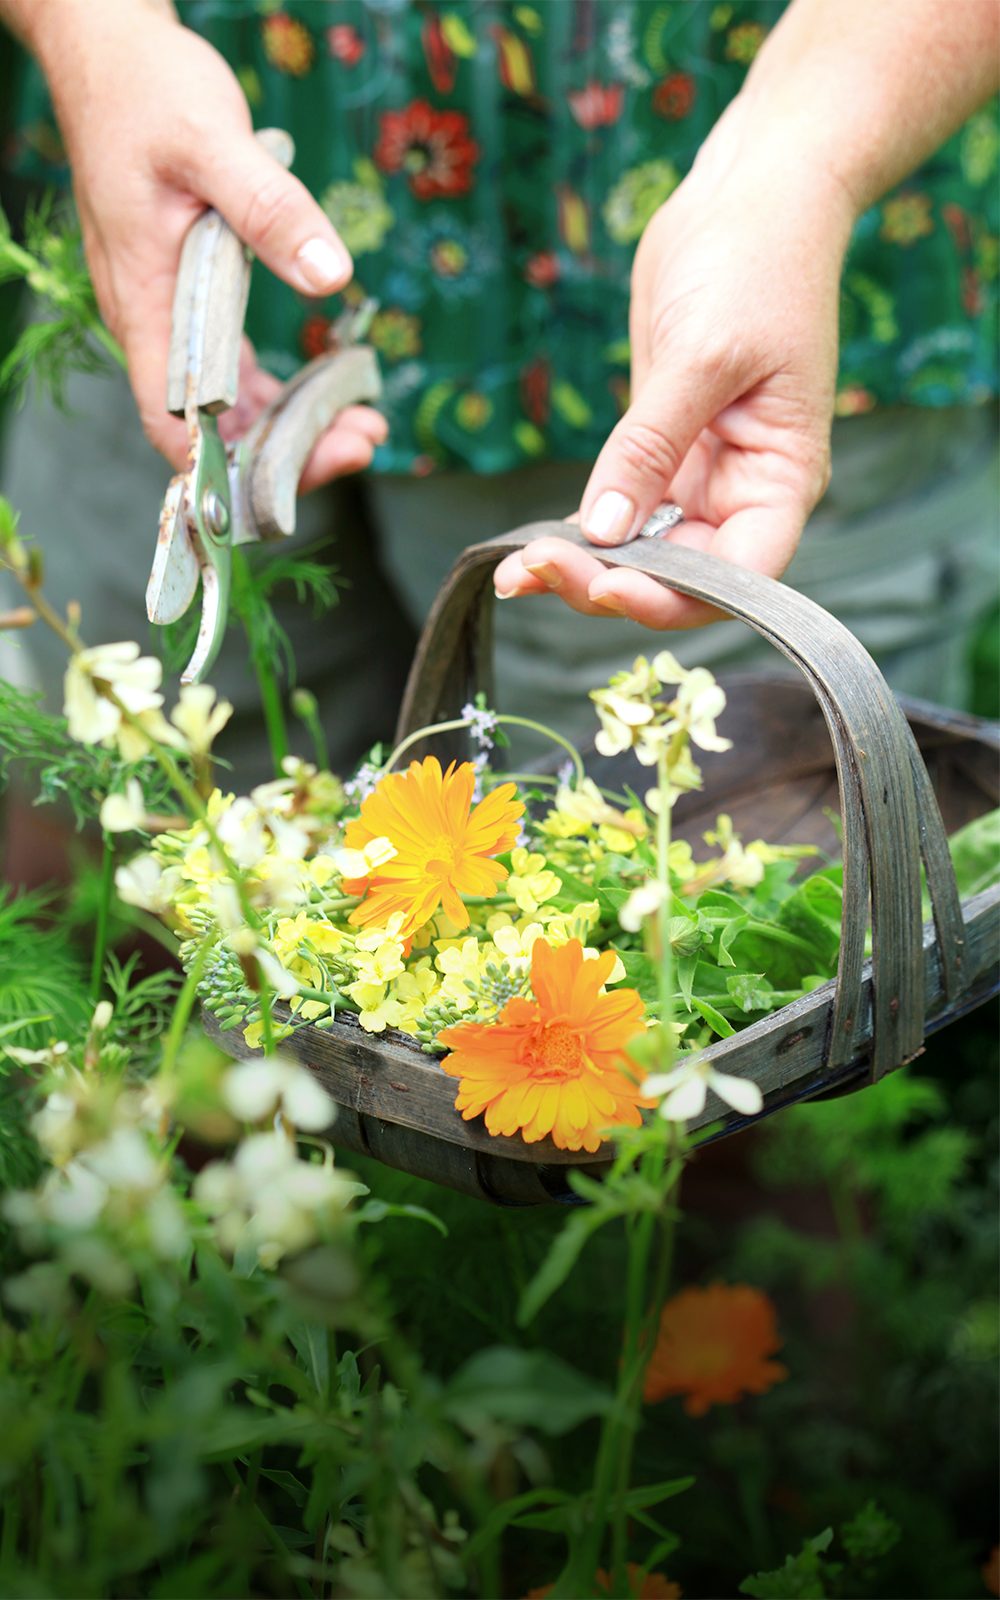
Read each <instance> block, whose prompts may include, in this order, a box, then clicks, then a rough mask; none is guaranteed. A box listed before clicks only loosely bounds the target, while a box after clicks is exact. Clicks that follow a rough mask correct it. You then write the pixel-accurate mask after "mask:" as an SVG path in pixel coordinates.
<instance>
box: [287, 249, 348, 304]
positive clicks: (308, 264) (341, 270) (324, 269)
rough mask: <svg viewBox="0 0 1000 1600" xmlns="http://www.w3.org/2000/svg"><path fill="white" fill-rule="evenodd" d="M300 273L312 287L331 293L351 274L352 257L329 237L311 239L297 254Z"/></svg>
mask: <svg viewBox="0 0 1000 1600" xmlns="http://www.w3.org/2000/svg"><path fill="white" fill-rule="evenodd" d="M295 259H296V262H297V263H298V267H299V273H300V275H301V277H302V278H304V280H305V282H306V284H307V286H308V287H309V288H310V289H319V290H321V291H323V292H325V293H329V292H330V290H331V289H339V288H340V286H341V284H342V283H344V282H345V281H346V280H347V279H348V278H349V277H350V275H351V258H350V256H349V255H348V254H347V251H346V250H340V249H338V248H337V246H336V245H335V244H331V243H330V241H329V239H309V240H307V242H306V243H305V244H304V245H303V246H302V249H301V250H300V251H299V253H298V255H297V256H296V258H295Z"/></svg>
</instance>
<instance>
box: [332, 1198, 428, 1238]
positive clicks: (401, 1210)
mask: <svg viewBox="0 0 1000 1600" xmlns="http://www.w3.org/2000/svg"><path fill="white" fill-rule="evenodd" d="M354 1216H355V1218H356V1220H357V1221H358V1222H384V1221H385V1219H386V1217H408V1218H409V1220H410V1221H411V1222H426V1223H427V1224H428V1225H429V1226H430V1227H432V1228H436V1229H437V1231H438V1233H439V1234H440V1235H441V1237H442V1238H443V1239H447V1237H448V1229H447V1226H446V1225H445V1223H444V1222H442V1220H441V1218H440V1217H438V1216H436V1215H435V1214H434V1212H433V1211H428V1210H427V1208H426V1206H414V1205H410V1204H408V1203H407V1204H404V1203H403V1202H401V1201H390V1200H377V1199H374V1198H373V1199H370V1200H366V1201H365V1203H364V1205H363V1206H360V1207H359V1208H358V1209H357V1210H356V1211H355V1212H354Z"/></svg>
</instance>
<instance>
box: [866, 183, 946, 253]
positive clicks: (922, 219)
mask: <svg viewBox="0 0 1000 1600" xmlns="http://www.w3.org/2000/svg"><path fill="white" fill-rule="evenodd" d="M933 232H934V219H933V217H932V216H931V197H930V195H929V194H900V195H896V197H895V198H894V199H892V200H886V202H885V204H884V205H883V207H882V226H881V228H880V229H879V235H880V237H881V238H883V239H887V240H888V241H889V243H890V244H900V245H910V244H916V242H917V240H918V239H926V237H927V235H928V234H929V233H933Z"/></svg>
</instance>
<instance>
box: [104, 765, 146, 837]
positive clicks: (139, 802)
mask: <svg viewBox="0 0 1000 1600" xmlns="http://www.w3.org/2000/svg"><path fill="white" fill-rule="evenodd" d="M145 815H146V806H145V801H144V800H143V794H142V784H141V783H140V782H139V780H138V778H129V780H128V783H127V784H126V785H125V792H124V794H109V795H108V796H107V798H106V799H105V800H104V802H103V804H102V805H101V827H102V828H103V829H104V830H105V832H106V833H133V832H134V831H135V829H136V828H141V827H142V824H143V821H144V819H145Z"/></svg>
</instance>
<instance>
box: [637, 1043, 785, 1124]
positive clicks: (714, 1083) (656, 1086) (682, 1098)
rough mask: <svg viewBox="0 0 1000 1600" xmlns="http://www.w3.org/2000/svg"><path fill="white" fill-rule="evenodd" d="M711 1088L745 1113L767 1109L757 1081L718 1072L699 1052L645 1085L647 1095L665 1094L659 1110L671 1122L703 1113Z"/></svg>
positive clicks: (722, 1098) (652, 1097)
mask: <svg viewBox="0 0 1000 1600" xmlns="http://www.w3.org/2000/svg"><path fill="white" fill-rule="evenodd" d="M709 1089H711V1090H712V1092H713V1094H717V1095H718V1097H719V1099H720V1100H724V1101H725V1102H726V1104H727V1105H729V1106H732V1108H733V1110H734V1111H738V1112H739V1113H740V1115H741V1116H744V1117H755V1116H757V1114H758V1113H759V1112H760V1111H761V1110H763V1106H764V1096H763V1095H762V1094H761V1091H760V1088H759V1087H758V1085H757V1084H756V1083H754V1082H752V1080H751V1079H749V1078H736V1077H734V1076H733V1075H732V1074H731V1073H728V1072H716V1070H715V1068H714V1067H713V1066H712V1065H711V1063H710V1062H708V1061H706V1060H704V1058H699V1057H697V1056H694V1057H692V1058H691V1059H690V1060H687V1061H682V1062H680V1064H679V1065H678V1066H676V1067H674V1068H673V1069H672V1071H670V1072H661V1073H654V1074H653V1075H652V1076H650V1077H648V1078H647V1079H646V1080H645V1082H644V1083H643V1086H642V1092H643V1095H644V1096H645V1097H646V1098H647V1099H650V1100H654V1099H658V1098H659V1097H660V1095H662V1096H663V1097H664V1098H663V1100H662V1102H661V1104H660V1108H659V1114H660V1116H661V1117H665V1118H666V1119H667V1121H668V1122H689V1121H690V1120H691V1118H692V1117H697V1116H700V1115H701V1113H702V1112H703V1111H704V1109H705V1101H706V1099H707V1096H708V1091H709Z"/></svg>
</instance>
